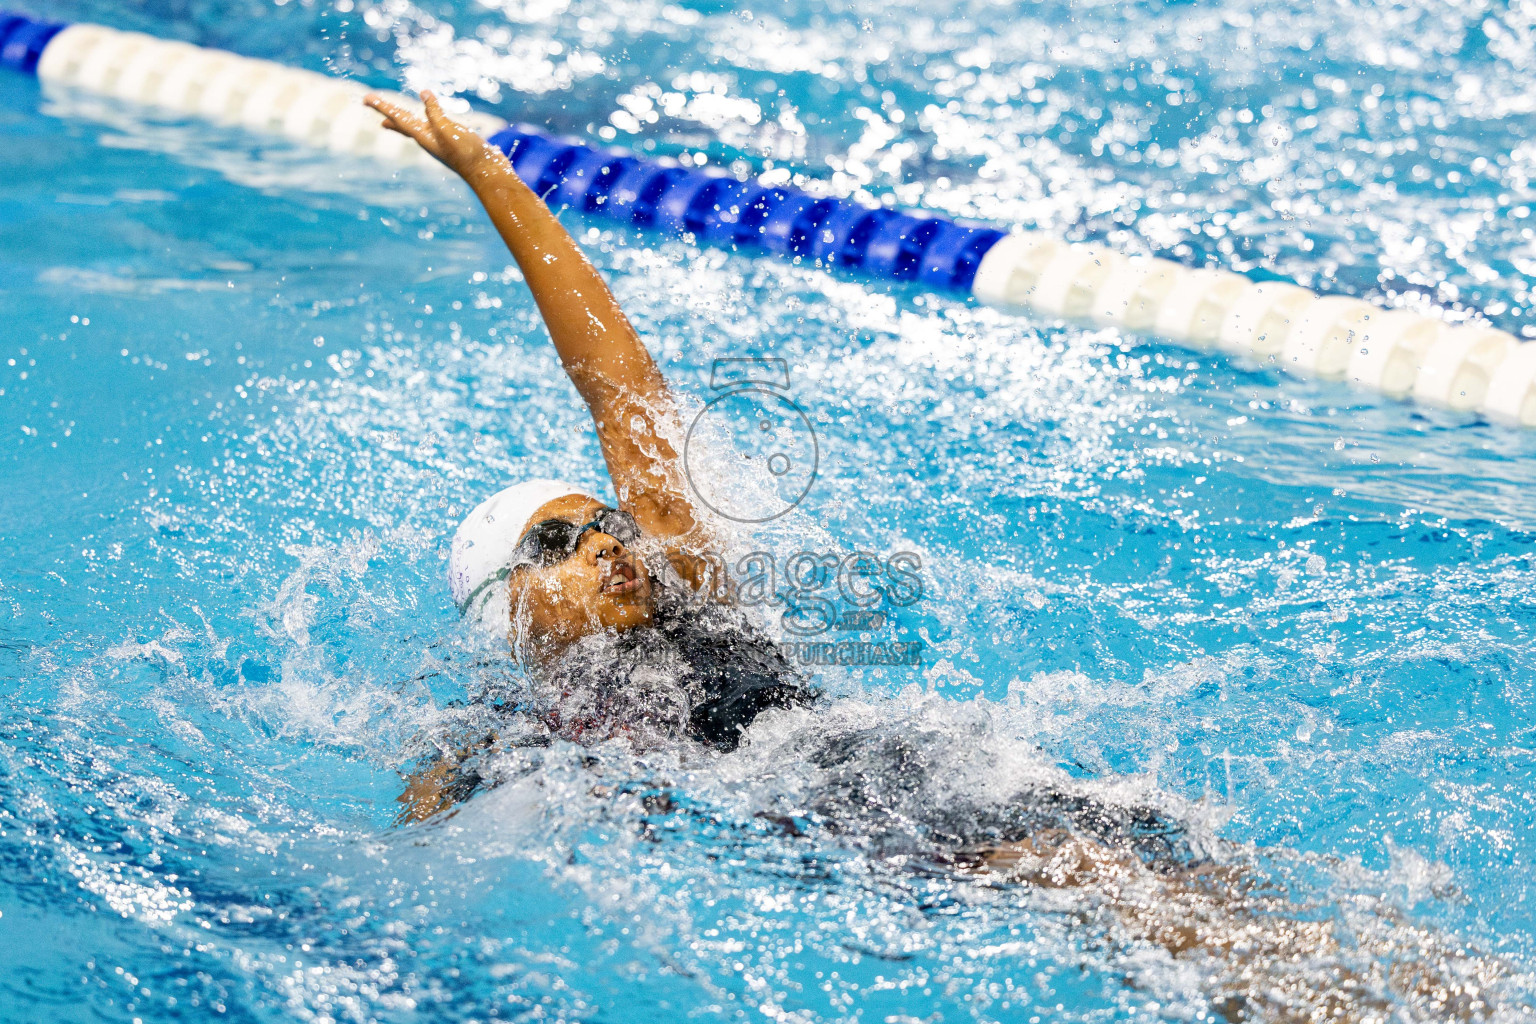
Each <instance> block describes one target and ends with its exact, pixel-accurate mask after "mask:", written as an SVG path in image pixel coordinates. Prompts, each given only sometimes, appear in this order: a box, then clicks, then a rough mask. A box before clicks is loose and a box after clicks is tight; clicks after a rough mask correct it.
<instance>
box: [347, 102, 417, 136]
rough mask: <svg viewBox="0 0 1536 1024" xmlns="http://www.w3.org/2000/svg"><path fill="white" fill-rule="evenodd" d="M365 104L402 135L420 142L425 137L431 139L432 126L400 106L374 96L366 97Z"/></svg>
mask: <svg viewBox="0 0 1536 1024" xmlns="http://www.w3.org/2000/svg"><path fill="white" fill-rule="evenodd" d="M363 103H365V104H366V105H368V106H370V107H372V108H373V109H374V110H377V111H378V112H379V113H381V114H383V115H384V118H385V123H386V124H387V125H388V126H389V127H391V128H393V129H394V130H395V131H397V132H400V133H401V134H402V135H409V136H411V137H412V138H414V139H417V140H418V141H419V140H420V139H421V137H422V136H423V135H427V136H429V137H430V132H431V129H430V126H429V125H428V124H427V123H426V122H425V121H423V120H422V119H421V118H419V117H417V116H416V115H415V114H413V113H411V112H410V111H409V110H407V109H405V108H404V107H402V106H400V105H399V104H396V103H391V102H390V101H389V100H386V99H385V98H384V97H382V96H373V95H369V96H366V97H364V98H363Z"/></svg>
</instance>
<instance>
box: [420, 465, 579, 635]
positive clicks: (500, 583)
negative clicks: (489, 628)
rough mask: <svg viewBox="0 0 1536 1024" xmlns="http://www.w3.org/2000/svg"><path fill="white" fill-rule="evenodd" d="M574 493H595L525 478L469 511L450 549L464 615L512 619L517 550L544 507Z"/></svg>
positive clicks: (451, 583) (456, 598) (451, 585)
mask: <svg viewBox="0 0 1536 1024" xmlns="http://www.w3.org/2000/svg"><path fill="white" fill-rule="evenodd" d="M568 494H579V495H581V496H582V497H584V498H589V497H591V495H589V494H588V493H587V492H586V491H584V490H582V489H581V488H580V487H577V486H576V485H574V484H568V483H566V482H565V481H563V480H525V481H524V482H523V483H520V484H513V485H512V486H511V487H507V488H504V489H502V490H500V491H497V492H496V493H495V494H493V495H491V496H490V497H489V498H486V499H485V500H484V501H482V502H481V503H480V504H478V505H476V506H475V508H474V511H472V512H470V514H469V515H467V516H465V517H464V521H463V522H462V523H460V524H459V528H458V530H457V531H456V532H455V533H454V535H453V548H452V549H451V550H450V551H449V554H448V589H449V590H450V591H451V592H452V593H453V603H454V604H455V605H457V606H458V609H459V614H460V615H464V616H467V617H468V618H471V619H476V620H478V621H481V622H498V621H499V622H501V623H505V622H506V621H507V616H508V614H509V609H508V608H507V604H506V598H507V585H506V579H507V567H508V563H509V562H511V561H512V551H513V549H515V548H516V547H517V542H518V541H519V540H521V539H522V536H523V531H524V530H526V529H528V524H529V522H530V521H531V520H532V519H533V514H534V513H535V512H537V511H538V510H539V507H540V506H541V505H543V504H544V503H545V502H549V501H554V500H555V499H556V498H563V497H565V496H566V495H568ZM488 613H492V614H488Z"/></svg>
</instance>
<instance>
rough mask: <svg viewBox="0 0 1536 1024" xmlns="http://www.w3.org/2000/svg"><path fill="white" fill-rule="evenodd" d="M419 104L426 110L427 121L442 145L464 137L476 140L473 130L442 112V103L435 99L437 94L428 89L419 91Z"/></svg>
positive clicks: (451, 143)
mask: <svg viewBox="0 0 1536 1024" xmlns="http://www.w3.org/2000/svg"><path fill="white" fill-rule="evenodd" d="M421 105H422V106H423V107H425V108H426V110H427V121H428V122H429V123H430V124H431V125H432V130H433V131H434V132H436V133H437V137H438V138H439V139H441V140H442V142H443V143H444V145H455V144H457V143H460V142H463V141H465V140H466V139H470V140H475V141H477V137H476V136H475V133H474V130H473V129H471V128H467V127H465V126H464V125H462V124H460V123H459V122H457V121H455V120H454V119H453V118H451V117H449V116H448V115H447V114H445V113H443V105H442V104H441V103H439V102H438V101H437V95H436V94H435V93H433V92H432V91H431V90H430V89H423V90H422V91H421Z"/></svg>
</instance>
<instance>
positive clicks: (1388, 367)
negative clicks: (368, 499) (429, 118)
mask: <svg viewBox="0 0 1536 1024" xmlns="http://www.w3.org/2000/svg"><path fill="white" fill-rule="evenodd" d="M0 64H5V65H7V66H10V67H12V68H14V69H16V70H18V71H21V72H23V73H26V74H33V75H36V76H37V77H38V78H39V79H41V80H43V81H44V82H46V83H49V84H50V85H56V86H62V87H66V88H72V89H78V90H82V91H85V92H89V93H94V94H96V95H102V96H109V97H112V98H115V99H118V100H122V101H126V102H129V103H135V104H141V105H144V106H150V107H157V108H160V109H163V110H167V111H172V112H175V113H178V114H183V115H188V116H194V117H199V118H205V119H208V120H212V121H216V122H221V123H226V124H233V125H242V126H245V127H248V128H250V129H252V130H254V131H260V132H265V133H269V134H273V135H278V136H282V137H285V138H288V139H291V140H293V141H295V142H298V143H301V144H304V145H307V146H312V147H316V148H319V149H323V150H328V151H330V152H333V153H341V154H348V155H359V156H365V157H370V158H374V159H378V160H384V161H390V162H395V163H400V164H413V163H415V164H419V163H430V162H431V158H430V157H428V156H427V155H426V154H425V153H424V152H422V151H421V150H420V148H419V147H417V146H416V144H415V143H414V142H412V141H410V140H409V139H406V138H404V137H403V136H400V135H397V134H395V133H393V132H388V131H385V130H383V129H382V128H380V127H379V118H378V115H377V114H375V113H374V112H373V111H371V110H368V109H367V108H365V107H363V105H362V103H361V99H362V97H363V95H365V94H366V93H368V92H371V91H379V90H370V89H367V88H366V87H364V86H362V85H359V84H358V83H356V82H352V81H349V80H346V79H339V78H332V77H329V76H326V75H322V74H318V73H316V72H312V71H303V70H297V69H293V68H287V67H284V66H282V65H280V64H275V63H273V62H271V61H265V60H256V59H253V58H249V57H241V56H238V55H236V54H233V53H227V52H225V51H222V50H211V49H204V48H202V47H198V46H193V45H191V44H189V43H182V42H171V41H166V40H162V39H157V38H155V37H153V36H149V35H145V34H143V33H139V32H123V31H120V30H117V29H112V28H107V27H105V26H102V25H92V24H61V23H57V22H44V21H38V20H35V19H32V18H29V17H26V16H24V15H19V14H9V13H5V12H0ZM390 95H392V97H393V98H394V99H396V100H397V101H399V102H401V103H403V104H405V105H407V106H410V107H413V108H415V109H417V110H419V109H420V105H419V104H418V103H416V101H415V100H413V99H412V98H410V97H407V96H403V95H399V94H390ZM458 116H460V118H461V120H463V121H465V122H466V123H467V124H469V125H470V126H471V127H473V128H474V129H476V130H477V131H479V132H481V133H482V134H484V135H485V136H486V137H487V138H488V139H490V141H491V142H492V143H494V144H495V145H497V146H499V147H501V149H502V150H503V151H504V152H505V153H506V154H507V155H508V157H509V158H510V159H511V160H512V165H513V167H514V168H515V169H516V171H517V173H518V175H519V176H520V177H522V179H523V180H524V181H526V182H527V183H528V184H529V186H530V187H532V188H533V189H534V190H535V191H536V192H538V193H539V194H540V195H543V196H544V197H545V198H546V200H548V201H549V202H550V204H551V205H553V206H555V207H557V208H558V207H568V208H571V209H575V210H579V211H581V212H582V213H585V214H589V215H598V216H605V217H609V218H613V219H615V220H618V221H621V222H624V223H629V224H635V225H639V226H642V227H647V228H652V229H656V230H659V231H666V232H671V233H673V234H691V235H693V236H694V237H695V238H696V239H697V240H698V241H700V242H705V243H710V244H715V245H724V246H731V247H734V248H737V249H746V250H751V249H759V250H762V251H764V252H770V253H775V254H777V255H781V256H785V257H788V258H791V259H793V258H800V259H803V260H811V261H815V262H817V263H819V264H820V265H822V266H826V267H841V268H846V269H849V270H854V271H857V272H860V273H863V274H867V275H869V276H872V277H877V278H882V279H885V280H890V281H902V282H916V283H919V284H922V285H924V286H927V287H929V288H933V289H938V290H945V291H961V292H970V293H971V294H973V295H975V296H976V297H977V298H978V299H980V300H981V301H983V302H985V303H987V304H989V305H992V306H996V307H1000V308H1003V309H1009V310H1019V311H1028V312H1032V313H1035V314H1038V315H1043V316H1046V317H1052V318H1061V319H1065V320H1073V321H1078V322H1083V323H1089V324H1094V325H1098V326H1105V327H1116V328H1119V329H1122V330H1125V331H1128V332H1131V333H1135V334H1143V335H1151V336H1155V337H1158V338H1161V339H1163V340H1166V341H1170V342H1173V343H1175V344H1179V345H1182V346H1185V347H1187V348H1191V349H1195V350H1197V351H1202V352H1211V351H1219V352H1225V353H1230V354H1234V355H1241V356H1246V357H1248V358H1251V359H1255V360H1258V361H1259V362H1261V363H1273V364H1275V365H1278V366H1280V367H1281V368H1283V369H1285V370H1288V371H1290V372H1292V373H1295V374H1298V375H1301V376H1305V377H1314V378H1322V379H1326V380H1341V381H1347V382H1349V383H1351V384H1354V385H1356V386H1359V387H1363V388H1368V389H1371V390H1374V391H1378V392H1382V393H1384V394H1386V395H1389V396H1392V397H1396V398H1413V399H1417V400H1418V401H1421V402H1425V403H1427V404H1430V405H1436V406H1440V407H1443V408H1449V409H1453V410H1458V411H1462V412H1475V413H1479V414H1481V415H1483V416H1485V417H1486V418H1488V419H1490V420H1492V421H1495V422H1499V423H1505V424H1511V425H1519V426H1526V427H1536V342H1521V341H1520V340H1519V339H1517V338H1515V337H1514V336H1513V335H1511V334H1509V333H1507V332H1505V331H1500V330H1497V329H1495V328H1492V327H1489V326H1487V325H1484V324H1475V323H1474V324H1451V323H1447V322H1446V321H1443V320H1441V319H1438V318H1436V317H1433V316H1428V315H1425V314H1421V313H1416V312H1413V311H1410V310H1402V309H1383V308H1381V307H1379V306H1376V305H1373V304H1372V303H1369V302H1366V301H1363V300H1360V299H1353V298H1346V297H1342V296H1326V295H1318V294H1316V293H1314V292H1312V291H1310V290H1308V289H1305V288H1301V287H1299V286H1297V285H1294V284H1286V283H1283V282H1276V281H1266V282H1256V281H1252V280H1250V279H1249V278H1247V277H1244V276H1243V275H1241V274H1237V273H1233V272H1230V271H1225V270H1214V269H1208V268H1195V267H1187V266H1184V265H1183V264H1180V263H1176V262H1174V261H1172V260H1167V259H1162V258H1159V257H1148V256H1127V255H1124V254H1122V253H1119V252H1116V251H1114V250H1112V249H1108V248H1105V247H1104V246H1102V245H1095V244H1092V243H1081V242H1066V241H1062V240H1060V239H1057V238H1053V237H1051V236H1048V235H1045V234H1042V233H1040V232H1035V231H1028V230H1018V231H1014V232H1011V233H1007V232H1003V231H1000V230H998V229H996V228H992V227H987V226H985V225H977V224H967V223H963V222H957V221H954V220H950V219H948V218H945V217H939V216H933V215H928V214H922V213H915V214H914V213H906V212H902V211H899V210H894V209H886V208H876V207H868V206H864V205H861V204H859V203H855V202H853V201H850V200H846V199H832V198H827V197H822V196H816V195H813V194H811V193H809V192H806V191H804V190H801V189H797V188H793V187H790V186H785V185H765V184H762V183H760V182H757V181H743V180H739V179H737V178H735V177H732V176H730V175H728V174H726V173H724V172H723V171H720V170H718V169H715V168H696V167H693V166H684V165H682V164H679V163H678V162H676V161H673V160H668V159H651V158H646V157H641V156H637V155H635V154H633V153H628V152H624V151H622V150H617V149H608V148H600V147H596V146H591V145H588V144H586V143H585V142H582V141H580V140H576V139H568V138H557V137H554V136H551V135H550V134H548V133H547V132H544V131H541V130H539V129H537V128H533V127H531V126H528V125H508V124H506V123H505V122H503V121H501V120H500V119H499V118H495V117H492V116H490V115H488V114H483V113H479V112H475V111H470V112H468V113H466V114H463V115H458Z"/></svg>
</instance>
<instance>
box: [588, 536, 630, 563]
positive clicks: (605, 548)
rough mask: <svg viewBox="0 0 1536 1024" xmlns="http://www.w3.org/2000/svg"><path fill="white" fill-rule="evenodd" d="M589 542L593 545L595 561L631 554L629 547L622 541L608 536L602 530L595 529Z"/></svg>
mask: <svg viewBox="0 0 1536 1024" xmlns="http://www.w3.org/2000/svg"><path fill="white" fill-rule="evenodd" d="M587 543H588V544H590V545H591V546H592V558H593V560H594V561H596V560H597V559H604V558H606V559H609V560H612V559H616V558H623V557H624V556H625V555H627V554H629V549H628V548H626V547H625V546H624V544H623V542H622V541H620V540H619V539H618V538H617V537H610V536H608V535H607V534H606V533H603V532H602V531H601V530H593V531H592V533H591V539H590V540H589V541H587Z"/></svg>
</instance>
